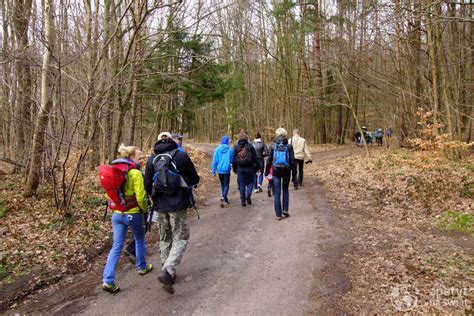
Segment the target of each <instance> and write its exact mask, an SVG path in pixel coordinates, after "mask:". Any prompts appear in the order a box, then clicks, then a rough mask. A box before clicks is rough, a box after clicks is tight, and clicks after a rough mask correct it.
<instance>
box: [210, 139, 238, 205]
mask: <svg viewBox="0 0 474 316" xmlns="http://www.w3.org/2000/svg"><path fill="white" fill-rule="evenodd" d="M233 157H234V151H233V150H232V148H230V146H229V136H227V135H224V136H222V140H221V144H220V145H219V146H217V147H216V149H215V150H214V156H213V158H212V167H211V173H212V176H213V177H214V176H216V173H217V174H218V175H219V181H220V182H221V198H220V206H221V207H222V208H224V207H225V206H227V205H229V198H228V197H227V195H228V193H229V186H230V170H231V168H232V159H233Z"/></svg>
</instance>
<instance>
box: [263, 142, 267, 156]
mask: <svg viewBox="0 0 474 316" xmlns="http://www.w3.org/2000/svg"><path fill="white" fill-rule="evenodd" d="M262 157H263V158H265V157H268V147H267V145H265V144H263V154H262Z"/></svg>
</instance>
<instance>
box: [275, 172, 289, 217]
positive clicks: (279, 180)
mask: <svg viewBox="0 0 474 316" xmlns="http://www.w3.org/2000/svg"><path fill="white" fill-rule="evenodd" d="M289 185H290V176H289V175H288V176H283V177H277V176H275V175H273V194H274V201H275V214H276V216H277V217H281V212H282V197H281V195H282V194H281V191H282V189H283V211H284V212H288V207H289V204H290V193H289V191H288V186H289Z"/></svg>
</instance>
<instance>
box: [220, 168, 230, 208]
mask: <svg viewBox="0 0 474 316" xmlns="http://www.w3.org/2000/svg"><path fill="white" fill-rule="evenodd" d="M219 180H220V181H221V191H222V197H223V198H224V201H225V202H227V203H229V199H228V198H227V194H229V186H230V173H219Z"/></svg>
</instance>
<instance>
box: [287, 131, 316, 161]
mask: <svg viewBox="0 0 474 316" xmlns="http://www.w3.org/2000/svg"><path fill="white" fill-rule="evenodd" d="M288 142H289V143H290V144H291V146H293V151H294V152H295V159H298V160H304V159H305V158H306V159H307V160H310V159H311V153H310V152H309V149H308V146H307V145H306V139H304V138H303V137H301V136H300V135H293V137H291V138H290V139H289V140H288Z"/></svg>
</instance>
